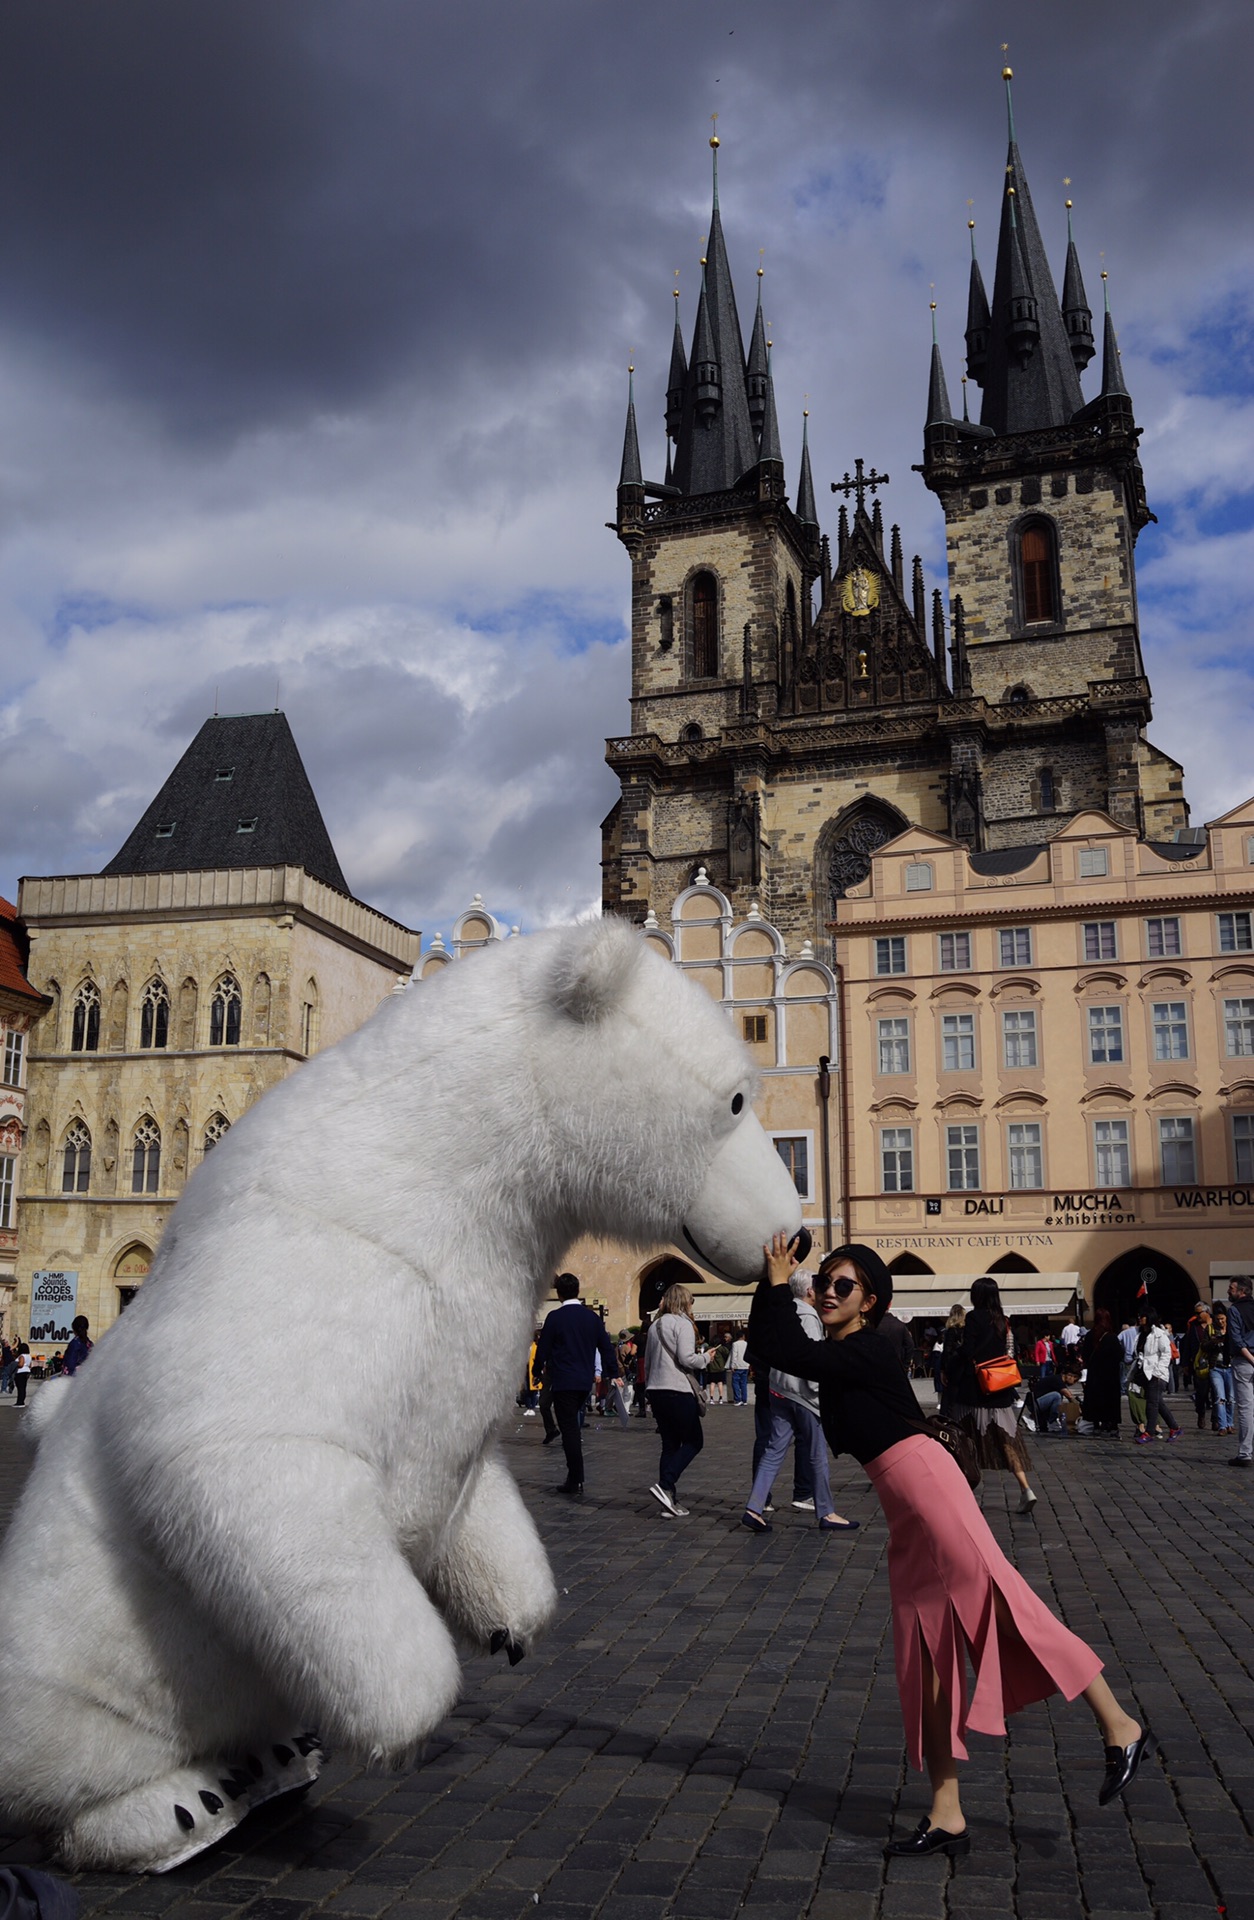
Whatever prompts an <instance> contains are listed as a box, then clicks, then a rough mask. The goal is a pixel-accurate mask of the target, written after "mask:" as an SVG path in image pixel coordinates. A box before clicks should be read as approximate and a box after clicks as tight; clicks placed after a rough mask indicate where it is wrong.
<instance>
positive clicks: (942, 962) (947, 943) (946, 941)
mask: <svg viewBox="0 0 1254 1920" xmlns="http://www.w3.org/2000/svg"><path fill="white" fill-rule="evenodd" d="M936 965H937V970H938V971H939V972H940V973H970V971H971V935H970V934H969V933H938V934H937V936H936Z"/></svg>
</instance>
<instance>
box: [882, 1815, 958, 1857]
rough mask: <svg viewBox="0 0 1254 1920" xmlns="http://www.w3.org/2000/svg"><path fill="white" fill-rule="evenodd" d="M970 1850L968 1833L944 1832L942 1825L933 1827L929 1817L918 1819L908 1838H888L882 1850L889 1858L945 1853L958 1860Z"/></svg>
mask: <svg viewBox="0 0 1254 1920" xmlns="http://www.w3.org/2000/svg"><path fill="white" fill-rule="evenodd" d="M970 1851H971V1835H970V1834H969V1833H966V1832H963V1833H946V1832H945V1829H944V1827H934V1826H933V1825H932V1823H931V1821H930V1820H929V1819H927V1818H926V1817H924V1818H923V1819H922V1820H920V1822H919V1824H918V1826H917V1827H916V1828H915V1830H914V1832H913V1833H912V1834H911V1835H910V1838H909V1839H908V1840H890V1841H889V1843H888V1845H887V1846H886V1847H885V1849H884V1852H885V1853H886V1854H887V1855H888V1857H889V1859H890V1860H892V1859H897V1858H906V1859H917V1858H918V1857H919V1856H920V1855H921V1854H925V1853H947V1854H949V1855H950V1857H951V1858H952V1859H954V1860H959V1859H961V1858H962V1856H963V1855H964V1854H968V1853H970Z"/></svg>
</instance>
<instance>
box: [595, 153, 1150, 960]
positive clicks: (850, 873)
mask: <svg viewBox="0 0 1254 1920" xmlns="http://www.w3.org/2000/svg"><path fill="white" fill-rule="evenodd" d="M712 144H713V145H714V147H715V178H714V204H713V210H712V213H711V218H710V232H709V238H708V244H707V247H706V253H705V258H704V260H703V261H702V282H701V287H700V292H699V298H698V302H697V311H696V318H695V324H694V328H693V333H692V344H691V351H690V352H689V353H685V349H684V340H683V335H682V332H681V329H680V323H679V315H678V311H676V316H675V327H674V338H673V343H672V348H671V362H670V376H669V380H668V383H667V392H666V406H665V424H666V435H667V456H666V477H665V479H664V480H663V481H661V482H650V481H646V480H645V478H644V473H643V468H642V466H641V460H640V449H639V436H638V431H637V421H636V409H635V394H634V377H633V387H632V390H631V392H630V395H629V400H628V411H627V427H626V434H625V438H624V445H623V462H622V470H621V474H620V478H619V487H618V502H617V505H618V512H617V519H616V521H615V523H614V531H615V532H616V533H617V534H618V537H619V539H620V540H621V541H622V543H623V545H624V546H625V547H626V549H627V551H628V554H629V555H630V558H631V567H632V603H631V638H632V687H631V732H630V734H628V735H626V736H624V737H622V738H618V739H614V740H611V741H609V742H608V747H607V759H608V761H609V764H610V766H611V767H612V768H613V769H614V771H615V773H616V774H617V775H618V778H619V781H620V785H621V797H620V799H619V801H618V802H617V804H616V805H615V807H614V809H613V811H612V812H611V813H610V815H609V817H608V818H607V820H606V821H605V823H604V826H603V830H602V840H603V846H602V853H603V862H602V864H603V876H604V877H603V890H602V898H603V904H604V907H605V909H606V911H609V912H618V913H622V914H625V915H626V916H628V917H629V918H631V919H634V920H637V921H642V920H643V919H644V918H645V916H646V914H647V913H648V912H649V910H650V909H652V910H653V911H654V913H655V914H656V915H658V917H659V920H664V918H665V913H666V908H667V904H668V903H669V901H671V900H672V899H673V898H674V897H675V896H676V895H677V894H678V893H679V892H680V891H681V890H682V889H683V888H684V887H685V886H687V885H689V884H690V883H691V882H692V880H693V878H694V876H695V874H696V872H697V871H698V870H699V869H700V868H704V869H705V870H706V873H707V874H708V876H709V879H710V881H711V882H712V883H713V884H714V885H716V886H717V887H719V888H720V889H721V890H722V891H723V892H724V893H726V894H727V896H728V898H729V900H730V901H731V903H732V906H733V909H734V911H735V912H736V913H747V912H748V911H749V910H750V908H751V906H752V904H753V902H754V901H757V902H758V903H759V905H760V908H761V911H762V912H763V914H765V915H766V916H767V917H768V918H769V919H770V920H772V921H773V922H774V924H775V925H776V926H777V927H778V928H779V929H780V931H781V933H782V934H783V935H784V937H785V938H786V939H787V940H788V941H789V942H790V943H793V942H795V943H798V944H800V943H801V942H803V941H805V940H807V939H808V940H811V941H813V942H814V944H815V948H816V951H817V952H818V953H819V954H823V953H825V952H826V950H827V933H828V928H829V926H830V923H831V921H832V920H833V919H834V917H835V911H836V902H837V901H838V900H839V899H840V898H841V897H842V896H843V895H844V893H845V892H846V891H847V889H848V888H849V887H850V886H854V885H857V884H858V883H859V882H860V881H861V880H862V879H864V878H865V877H866V874H867V872H868V871H869V864H870V854H871V852H872V851H873V849H874V848H875V847H877V846H880V845H882V844H883V843H884V842H885V841H887V840H889V839H892V838H894V837H895V836H896V835H897V834H898V833H900V832H902V831H903V830H904V829H905V828H906V827H907V826H909V825H917V826H921V827H925V828H927V829H929V830H931V831H932V832H935V833H941V834H947V835H949V836H950V837H952V838H953V839H956V840H959V841H961V842H962V843H963V844H965V845H966V846H968V847H970V848H971V849H972V850H973V852H975V854H976V855H977V857H981V858H983V857H987V858H988V859H990V860H996V859H999V858H1000V859H1005V858H1006V857H1007V856H1006V852H1005V851H1004V850H1008V849H1010V848H1013V847H1017V846H1020V845H1023V846H1033V845H1036V844H1038V843H1040V842H1042V841H1044V840H1045V839H1047V838H1049V837H1050V835H1052V834H1053V833H1054V832H1056V831H1057V827H1058V824H1059V816H1064V817H1065V816H1067V815H1070V814H1073V813H1075V812H1078V811H1079V810H1080V809H1082V808H1089V807H1094V806H1096V807H1101V808H1103V809H1105V810H1106V811H1107V812H1109V813H1111V814H1112V815H1113V816H1114V817H1115V818H1116V819H1117V820H1119V821H1121V822H1126V823H1128V824H1130V825H1133V826H1135V827H1136V829H1137V830H1138V831H1139V832H1141V833H1143V834H1145V835H1147V836H1148V837H1150V838H1159V839H1162V840H1168V839H1171V838H1172V837H1173V835H1174V833H1175V832H1176V831H1177V830H1178V829H1179V828H1180V827H1182V826H1184V825H1185V823H1186V821H1187V810H1186V808H1185V805H1184V800H1183V796H1182V792H1181V778H1180V769H1179V767H1178V766H1177V765H1176V763H1175V762H1174V761H1171V760H1169V759H1168V758H1167V757H1166V756H1165V755H1163V754H1161V753H1159V752H1158V751H1157V750H1156V749H1155V748H1153V747H1152V746H1150V744H1149V742H1148V741H1147V740H1146V738H1145V733H1144V728H1145V724H1146V722H1147V721H1148V718H1149V687H1148V684H1147V682H1146V680H1145V677H1144V673H1143V670H1142V664H1141V656H1140V642H1139V636H1138V629H1137V618H1136V598H1135V575H1134V568H1133V542H1134V540H1135V537H1136V533H1137V531H1138V530H1139V528H1140V527H1141V526H1142V525H1144V524H1145V521H1146V520H1147V519H1148V518H1149V515H1148V510H1147V508H1146V506H1145V498H1144V488H1143V483H1142V478H1141V469H1140V465H1139V462H1138V459H1137V438H1138V431H1137V428H1136V426H1135V423H1134V421H1133V418H1132V408H1131V402H1130V401H1129V399H1128V396H1127V393H1126V390H1125V388H1124V385H1123V380H1122V376H1121V374H1120V372H1119V361H1118V352H1117V348H1116V345H1115V337H1114V331H1113V327H1112V325H1111V322H1110V319H1109V316H1107V319H1106V337H1105V348H1106V351H1105V361H1104V377H1103V384H1102V392H1101V394H1100V395H1099V397H1098V398H1097V399H1096V400H1094V401H1093V402H1092V403H1091V404H1090V405H1088V406H1086V405H1085V403H1084V398H1083V395H1082V393H1081V391H1080V385H1079V371H1080V369H1081V368H1082V367H1083V365H1084V364H1085V363H1086V361H1087V359H1088V358H1090V357H1091V356H1092V353H1093V338H1092V320H1091V315H1090V314H1089V310H1088V307H1087V304H1086V302H1085V296H1084V287H1083V282H1082V280H1081V277H1080V268H1079V261H1078V257H1077V256H1076V253H1075V248H1074V245H1071V247H1070V248H1069V252H1068V261H1067V275H1066V281H1065V286H1064V297H1063V301H1062V303H1061V304H1060V302H1059V300H1058V297H1057V295H1056V293H1055V292H1054V287H1053V282H1052V280H1051V279H1050V274H1049V267H1048V264H1047V262H1046V260H1045V254H1044V249H1043V246H1042V244H1041V239H1040V234H1039V231H1038V229H1037V225H1036V220H1035V216H1034V214H1033V212H1032V207H1031V201H1030V197H1029V195H1028V192H1027V186H1026V181H1025V180H1024V178H1023V169H1022V164H1021V162H1020V160H1019V155H1018V149H1017V146H1016V145H1015V144H1014V140H1013V132H1012V140H1011V150H1010V163H1011V164H1010V171H1009V172H1008V174H1007V181H1008V186H1009V188H1011V189H1013V191H1008V193H1007V196H1006V200H1007V209H1006V212H1005V215H1004V218H1003V225H1002V239H1001V246H1000V250H999V255H998V265H997V277H996V281H995V284H994V294H993V303H992V307H991V309H990V307H989V304H988V301H987V299H986V298H985V295H984V287H983V282H982V280H981V278H980V273H979V268H978V265H976V264H975V263H974V256H973V265H972V295H971V303H972V312H971V324H970V328H969V331H968V336H967V337H968V344H969V349H970V357H971V369H972V373H973V375H976V376H978V377H979V378H980V379H981V380H982V381H983V383H984V388H985V404H984V415H983V418H982V420H981V421H980V423H979V424H978V425H976V424H972V423H971V422H970V421H969V420H967V419H965V418H964V419H962V420H957V419H955V418H954V417H953V414H952V410H951V407H950V403H949V398H948V393H947V389H946V384H945V376H944V370H943V367H942V365H941V356H940V349H939V346H938V345H937V344H936V341H935V327H934V328H933V336H934V337H933V348H932V369H931V380H930V384H929V393H928V410H927V423H926V431H925V456H924V463H923V466H922V467H921V468H920V469H919V471H921V472H922V474H923V477H924V480H925V482H926V484H927V485H928V486H929V487H930V488H931V489H932V490H933V491H934V492H935V493H936V494H937V495H938V497H939V498H940V500H941V503H942V506H943V508H944V511H945V516H946V525H947V531H948V540H949V576H950V578H949V592H950V607H951V612H952V619H947V616H946V611H945V606H944V602H943V599H942V596H941V594H940V592H939V591H934V592H933V593H932V594H931V596H930V600H929V594H928V590H927V588H926V585H925V582H924V578H923V569H922V565H921V563H920V561H919V560H918V559H917V558H916V559H915V560H914V561H913V563H912V565H911V568H910V573H909V580H908V582H907V578H906V569H905V564H904V561H903V555H902V550H901V541H900V536H899V533H898V530H897V528H896V527H893V528H891V530H890V533H889V537H888V539H887V541H886V539H885V531H884V525H883V516H882V509H881V505H880V502H879V499H878V497H877V496H878V493H879V490H880V489H881V488H882V487H883V486H884V485H885V484H886V483H887V478H888V476H887V475H882V474H879V473H876V472H875V471H874V469H872V471H871V472H870V473H867V472H866V471H865V469H864V463H863V462H862V461H861V460H857V461H855V462H854V474H853V476H852V477H851V476H850V475H849V474H848V473H846V474H845V476H844V479H843V480H842V481H841V482H839V483H836V484H835V485H834V486H833V491H835V492H839V493H842V494H844V495H845V496H846V497H847V500H848V501H849V502H850V504H851V506H852V511H850V505H842V506H841V508H840V513H839V521H838V528H837V533H836V538H835V553H834V555H833V552H832V548H831V546H830V544H829V542H828V540H827V539H826V538H824V537H823V536H822V534H821V532H820V528H819V524H818V514H817V511H816V508H815V497H814V486H813V481H812V477H811V471H810V456H809V449H808V445H807V444H806V439H805V434H804V431H803V438H802V451H801V464H800V477H799V485H798V489H797V496H796V507H795V509H794V508H792V507H790V506H789V503H788V500H787V498H786V496H785V491H784V467H783V457H782V452H781V446H780V435H779V426H778V420H777V415H776V404H775V392H774V385H773V381H772V377H771V362H770V345H769V342H768V340H767V335H766V328H765V326H764V324H763V320H762V301H761V288H760V283H759V296H758V304H757V311H756V313H755V316H754V324H753V329H752V334H751V337H750V343H749V351H748V354H747V355H746V353H745V351H744V345H743V338H742V335H741V331H740V323H739V319H738V316H737V311H736V300H735V293H734V290H733V286H732V278H731V272H730V268H729V265H728V258H727V250H726V245H725V241H724V236H723V229H722V221H721V216H720V212H719V203H718V175H717V164H718V153H717V142H712ZM964 414H965V408H964ZM816 599H817V611H816V610H815V602H816Z"/></svg>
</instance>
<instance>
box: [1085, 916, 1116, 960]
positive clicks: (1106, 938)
mask: <svg viewBox="0 0 1254 1920" xmlns="http://www.w3.org/2000/svg"><path fill="white" fill-rule="evenodd" d="M1082 934H1083V938H1084V964H1085V966H1086V967H1092V966H1096V965H1097V964H1098V962H1099V961H1102V960H1117V959H1118V958H1119V932H1118V928H1117V925H1116V923H1115V921H1113V920H1086V921H1085V922H1084V923H1083V927H1082ZM1090 934H1093V935H1094V942H1093V944H1094V945H1095V946H1096V948H1097V952H1096V953H1090V952H1089V935H1090ZM1108 946H1109V949H1110V951H1109V952H1107V951H1106V949H1107V947H1108Z"/></svg>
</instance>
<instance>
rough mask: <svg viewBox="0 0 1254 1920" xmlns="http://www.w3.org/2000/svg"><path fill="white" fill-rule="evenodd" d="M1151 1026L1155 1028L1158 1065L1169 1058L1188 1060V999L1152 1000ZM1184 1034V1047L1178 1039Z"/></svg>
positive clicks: (1155, 1055) (1155, 1056) (1155, 1050)
mask: <svg viewBox="0 0 1254 1920" xmlns="http://www.w3.org/2000/svg"><path fill="white" fill-rule="evenodd" d="M1150 1026H1151V1028H1152V1030H1153V1039H1154V1059H1155V1061H1156V1063H1157V1064H1158V1065H1160V1066H1161V1065H1163V1064H1164V1063H1165V1062H1167V1061H1169V1060H1187V1059H1189V1057H1190V1054H1189V1003H1188V1001H1187V1000H1151V1002H1150ZM1181 1035H1183V1046H1182V1049H1181V1050H1180V1051H1179V1052H1177V1051H1176V1047H1175V1043H1176V1040H1177V1039H1178V1038H1179V1037H1180V1036H1181Z"/></svg>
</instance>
